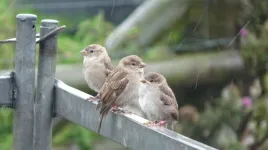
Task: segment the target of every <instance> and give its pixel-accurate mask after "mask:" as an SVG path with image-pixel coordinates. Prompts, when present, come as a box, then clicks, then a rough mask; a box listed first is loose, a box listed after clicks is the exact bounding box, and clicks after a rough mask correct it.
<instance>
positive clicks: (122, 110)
mask: <svg viewBox="0 0 268 150" xmlns="http://www.w3.org/2000/svg"><path fill="white" fill-rule="evenodd" d="M112 112H120V113H128V112H130V111H128V110H124V109H122V108H120V107H118V106H117V105H114V106H113V107H112Z"/></svg>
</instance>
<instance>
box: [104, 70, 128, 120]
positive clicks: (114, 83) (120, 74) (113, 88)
mask: <svg viewBox="0 0 268 150" xmlns="http://www.w3.org/2000/svg"><path fill="white" fill-rule="evenodd" d="M128 82H129V81H128V79H127V72H126V71H125V70H123V69H114V70H113V71H112V72H111V73H110V74H109V75H108V77H107V79H106V82H105V83H104V86H103V87H102V89H101V91H100V102H101V106H100V107H101V111H100V114H102V115H106V114H107V113H108V112H109V110H110V108H111V107H112V106H113V105H115V102H116V99H117V98H118V96H119V95H120V94H121V93H122V92H123V91H124V89H125V87H126V86H127V84H128Z"/></svg>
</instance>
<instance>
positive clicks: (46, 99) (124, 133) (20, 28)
mask: <svg viewBox="0 0 268 150" xmlns="http://www.w3.org/2000/svg"><path fill="white" fill-rule="evenodd" d="M16 18H17V31H16V38H13V39H9V40H5V41H2V43H6V42H15V43H16V59H15V69H14V72H11V73H7V74H4V75H2V76H0V95H1V96H0V106H1V107H4V106H5V107H10V108H13V109H14V130H13V132H14V133H13V136H14V144H13V145H14V150H50V149H51V140H52V121H53V118H54V117H56V116H61V117H63V118H65V119H67V120H69V121H71V122H74V123H76V124H78V125H81V126H83V127H85V128H87V129H89V130H91V131H96V130H97V126H98V121H99V114H98V112H97V111H96V103H94V102H89V101H87V100H86V98H88V97H89V96H90V95H88V94H86V93H84V92H82V91H79V90H77V89H75V88H73V87H70V86H68V85H66V84H64V83H63V82H62V81H60V80H56V79H55V69H56V49H57V33H59V31H60V30H61V29H63V28H64V27H58V24H59V23H58V21H56V20H48V19H46V20H42V21H41V26H40V31H41V32H40V38H38V39H37V38H36V37H37V36H36V26H35V25H36V18H37V17H36V16H35V15H31V14H19V15H17V17H16ZM36 43H40V44H39V59H38V60H39V62H38V76H37V90H36V91H35V65H36V62H35V56H36V50H35V46H36ZM146 121H147V120H145V119H143V118H141V117H139V116H135V115H133V114H116V113H113V112H110V113H109V114H108V115H107V117H106V118H105V120H104V122H103V127H102V130H101V133H100V134H101V135H103V136H105V137H107V138H109V139H111V140H113V141H116V142H118V143H120V144H122V145H124V146H126V147H129V148H132V149H154V150H214V148H212V147H209V146H207V145H204V144H202V143H199V142H197V141H194V140H192V139H190V138H187V137H185V136H183V135H180V134H178V133H175V132H173V131H170V130H168V129H166V128H162V127H147V126H144V125H142V123H144V122H146Z"/></svg>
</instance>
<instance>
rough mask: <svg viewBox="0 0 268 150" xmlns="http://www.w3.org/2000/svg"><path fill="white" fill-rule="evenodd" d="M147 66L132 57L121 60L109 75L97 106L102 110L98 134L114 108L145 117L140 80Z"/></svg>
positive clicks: (140, 60) (135, 57)
mask: <svg viewBox="0 0 268 150" xmlns="http://www.w3.org/2000/svg"><path fill="white" fill-rule="evenodd" d="M145 66H146V64H145V63H144V62H142V59H141V58H139V57H138V56H136V55H130V56H127V57H124V58H123V59H121V60H120V62H119V64H118V66H116V68H115V69H114V70H113V71H112V72H111V73H110V74H109V76H108V77H107V79H106V81H105V83H104V85H103V87H102V89H101V91H100V103H99V104H98V106H97V109H98V108H100V109H101V110H100V115H101V118H100V122H99V128H98V132H100V128H101V124H102V120H103V117H104V116H105V115H106V114H107V113H108V112H109V110H110V109H111V108H112V107H114V106H115V107H114V108H116V107H117V106H119V107H121V108H122V109H124V110H128V111H131V112H132V113H134V114H136V115H140V116H143V112H142V111H141V108H140V105H139V88H140V86H141V82H140V80H142V79H143V78H144V76H143V75H144V67H145Z"/></svg>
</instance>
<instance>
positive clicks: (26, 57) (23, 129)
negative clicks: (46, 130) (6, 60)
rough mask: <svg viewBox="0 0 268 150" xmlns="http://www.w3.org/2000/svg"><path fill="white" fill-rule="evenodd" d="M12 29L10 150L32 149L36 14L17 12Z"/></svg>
mask: <svg viewBox="0 0 268 150" xmlns="http://www.w3.org/2000/svg"><path fill="white" fill-rule="evenodd" d="M16 18H17V31H16V39H17V42H16V59H15V82H16V85H17V92H18V95H17V97H16V100H15V105H14V109H15V110H14V131H13V136H14V140H13V142H14V150H32V149H33V124H34V113H33V111H34V108H33V104H34V95H35V94H34V93H35V89H34V83H35V40H36V39H35V38H36V37H35V34H36V28H35V23H36V18H37V17H36V16H35V15H31V14H18V15H17V16H16Z"/></svg>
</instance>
